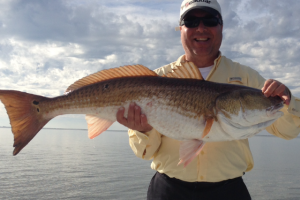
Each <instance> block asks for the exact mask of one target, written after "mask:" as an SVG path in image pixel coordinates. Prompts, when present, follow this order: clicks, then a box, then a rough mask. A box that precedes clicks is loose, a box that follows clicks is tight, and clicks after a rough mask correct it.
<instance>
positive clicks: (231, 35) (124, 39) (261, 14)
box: [0, 0, 300, 129]
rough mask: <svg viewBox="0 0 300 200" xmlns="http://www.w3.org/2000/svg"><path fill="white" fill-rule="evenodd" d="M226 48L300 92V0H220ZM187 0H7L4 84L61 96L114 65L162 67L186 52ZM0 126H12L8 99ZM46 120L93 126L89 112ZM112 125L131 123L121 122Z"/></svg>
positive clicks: (3, 8) (1, 22)
mask: <svg viewBox="0 0 300 200" xmlns="http://www.w3.org/2000/svg"><path fill="white" fill-rule="evenodd" d="M218 1H219V3H220V5H221V8H222V16H223V19H224V27H223V42H222V46H221V49H220V50H221V52H222V54H223V55H225V56H226V57H228V58H230V59H232V60H234V61H236V62H239V63H241V64H243V65H247V66H250V67H252V68H253V69H255V70H257V71H258V72H259V73H260V74H261V75H262V76H263V77H265V78H266V79H268V78H273V79H276V80H279V81H281V82H282V83H284V84H286V85H287V86H288V87H289V88H290V89H291V91H292V93H293V95H295V96H297V97H300V76H299V74H300V40H299V39H300V34H299V32H300V12H299V10H300V2H299V0H284V1H283V0H230V1H229V0H218ZM181 2H182V1H181V0H164V1H161V0H144V1H141V0H140V1H136V0H115V1H109V0H51V1H49V0H10V1H7V0H0V88H1V89H13V90H20V91H25V92H29V93H33V94H38V95H43V96H47V97H54V96H58V95H62V94H63V93H64V91H65V89H66V88H67V87H68V86H69V85H71V84H72V83H73V82H75V81H76V80H78V79H80V78H82V77H84V76H86V75H88V74H91V73H94V72H97V71H100V70H103V69H108V68H114V67H119V66H123V65H129V64H130V65H132V64H142V65H145V66H147V67H148V68H150V69H155V68H158V67H161V66H163V65H166V64H169V63H171V62H174V61H175V60H177V58H178V57H179V56H181V55H183V54H184V51H183V48H182V45H181V41H180V32H179V31H175V27H176V26H178V20H179V8H180V4H181ZM0 126H10V124H9V120H8V117H7V114H6V111H5V109H4V106H3V105H2V104H1V105H0ZM46 127H48V128H49V127H52V128H87V125H86V122H85V120H84V116H82V115H66V116H59V117H57V118H55V119H53V120H52V121H50V122H49V124H47V125H46ZM112 129H124V127H122V126H121V125H119V124H114V125H113V127H112Z"/></svg>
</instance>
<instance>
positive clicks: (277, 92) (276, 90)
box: [261, 79, 291, 105]
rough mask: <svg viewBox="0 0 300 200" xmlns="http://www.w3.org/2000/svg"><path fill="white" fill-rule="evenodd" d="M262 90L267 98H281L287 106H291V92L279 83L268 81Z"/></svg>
mask: <svg viewBox="0 0 300 200" xmlns="http://www.w3.org/2000/svg"><path fill="white" fill-rule="evenodd" d="M261 90H262V92H263V93H264V95H265V96H266V97H269V96H272V97H275V96H279V97H280V98H281V99H282V100H283V101H284V103H285V104H286V105H289V104H290V100H291V93H290V90H289V89H288V88H287V87H286V86H285V85H284V84H282V83H280V82H279V81H276V80H273V79H268V80H266V82H265V84H264V87H263V88H262V89H261Z"/></svg>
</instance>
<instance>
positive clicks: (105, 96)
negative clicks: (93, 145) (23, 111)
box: [39, 77, 232, 115]
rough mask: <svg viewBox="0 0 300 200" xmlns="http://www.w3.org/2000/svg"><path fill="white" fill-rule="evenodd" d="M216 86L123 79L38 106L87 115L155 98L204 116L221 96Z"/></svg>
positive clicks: (142, 78) (151, 78)
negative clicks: (95, 110)
mask: <svg viewBox="0 0 300 200" xmlns="http://www.w3.org/2000/svg"><path fill="white" fill-rule="evenodd" d="M213 86H214V85H212V84H211V83H210V82H207V81H194V80H191V79H175V78H161V77H137V78H120V79H114V80H109V81H105V82H103V83H97V84H93V85H90V86H85V87H83V88H80V89H78V90H75V91H72V92H70V93H68V94H67V95H65V96H60V97H56V98H52V99H43V100H41V101H40V104H39V105H40V109H41V111H43V112H47V113H51V112H55V111H57V110H60V112H61V113H63V114H81V113H82V112H83V113H85V114H86V111H85V109H88V108H93V107H99V108H101V107H107V106H118V107H120V106H122V105H123V104H124V103H125V102H128V101H130V102H131V101H137V102H138V101H141V100H142V99H153V98H155V99H157V101H158V102H159V104H162V105H165V106H169V107H170V108H172V110H174V111H175V110H177V111H179V110H180V114H182V115H184V114H185V113H186V112H187V111H188V112H195V113H197V114H198V115H201V114H205V113H207V112H210V109H211V108H212V107H213V105H214V102H212V101H211V99H215V97H216V96H217V95H219V94H220V88H218V87H213ZM206 88H210V90H209V91H208V90H207V89H206ZM230 89H232V86H231V87H230ZM222 90H223V91H224V88H223V89H222ZM197 99H198V100H197ZM196 100H197V101H196ZM91 114H93V113H91Z"/></svg>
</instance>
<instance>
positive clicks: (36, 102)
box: [32, 101, 40, 105]
mask: <svg viewBox="0 0 300 200" xmlns="http://www.w3.org/2000/svg"><path fill="white" fill-rule="evenodd" d="M32 103H33V104H34V105H39V103H40V102H38V101H33V102H32Z"/></svg>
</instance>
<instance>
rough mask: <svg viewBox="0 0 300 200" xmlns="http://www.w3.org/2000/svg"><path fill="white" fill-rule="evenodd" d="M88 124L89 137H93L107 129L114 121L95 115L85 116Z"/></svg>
mask: <svg viewBox="0 0 300 200" xmlns="http://www.w3.org/2000/svg"><path fill="white" fill-rule="evenodd" d="M85 119H86V122H87V124H88V132H89V138H90V139H93V138H95V137H97V136H98V135H100V134H101V133H103V132H104V131H106V130H107V129H108V128H109V127H110V126H111V125H112V124H113V123H114V122H113V121H110V120H106V119H101V118H99V117H96V116H93V115H86V116H85Z"/></svg>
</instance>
